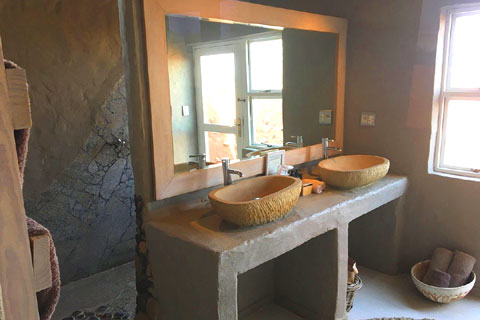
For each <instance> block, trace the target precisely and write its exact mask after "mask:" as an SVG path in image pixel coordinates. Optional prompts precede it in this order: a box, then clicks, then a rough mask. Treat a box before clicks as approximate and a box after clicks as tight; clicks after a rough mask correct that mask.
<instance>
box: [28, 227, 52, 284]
mask: <svg viewBox="0 0 480 320" xmlns="http://www.w3.org/2000/svg"><path fill="white" fill-rule="evenodd" d="M30 248H31V250H32V262H33V278H34V281H35V286H34V287H35V291H37V292H38V291H42V290H44V289H47V288H50V287H52V267H51V264H50V238H49V237H48V235H46V234H44V235H40V236H34V237H30Z"/></svg>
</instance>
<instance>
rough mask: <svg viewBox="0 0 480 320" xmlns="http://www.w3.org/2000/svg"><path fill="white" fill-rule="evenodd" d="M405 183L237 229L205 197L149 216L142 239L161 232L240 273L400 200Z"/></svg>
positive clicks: (387, 181) (338, 196) (341, 196)
mask: <svg viewBox="0 0 480 320" xmlns="http://www.w3.org/2000/svg"><path fill="white" fill-rule="evenodd" d="M407 182H408V180H407V178H406V177H403V176H399V175H393V174H389V175H387V176H386V177H384V178H383V179H380V180H378V181H376V182H374V183H372V184H370V185H368V186H364V187H360V188H356V189H351V190H339V189H332V188H327V189H326V190H325V191H324V192H323V193H321V194H312V195H309V196H306V197H300V199H299V201H298V202H297V203H296V204H295V206H294V209H293V210H292V212H290V213H289V214H288V215H287V216H285V217H283V218H282V219H280V220H277V221H274V222H271V223H268V224H264V225H261V226H257V227H249V228H240V227H237V226H234V225H231V224H229V223H227V222H224V221H222V219H221V218H220V217H219V216H218V215H216V214H214V213H213V211H212V208H211V206H210V203H209V201H208V199H206V197H205V194H203V196H195V194H192V195H191V196H189V198H188V199H184V200H182V201H181V202H180V203H173V204H167V205H165V206H163V207H161V208H159V209H157V210H155V211H153V212H151V213H150V214H149V219H148V221H147V222H146V223H147V237H148V235H149V234H152V233H161V234H162V237H167V238H175V239H177V240H181V241H184V242H186V243H188V244H189V245H193V246H196V247H200V248H202V249H206V250H207V251H210V252H212V253H214V254H217V255H221V256H222V260H223V259H225V260H229V261H230V262H231V263H233V264H235V269H237V270H236V271H237V272H240V273H241V272H245V271H247V270H250V269H252V268H254V267H255V266H258V265H260V264H262V263H264V262H266V261H269V260H270V259H273V258H275V257H278V256H279V255H281V254H283V253H285V252H288V251H290V250H292V249H294V248H296V247H297V246H299V245H301V244H303V243H305V242H306V241H308V240H310V239H313V238H315V237H317V236H319V235H321V234H323V233H325V232H327V231H329V230H333V229H336V228H339V227H340V226H345V225H346V224H348V223H349V222H350V221H352V220H354V219H356V218H358V217H360V216H362V215H364V214H366V213H368V212H370V211H372V210H374V209H376V208H378V207H380V206H382V205H384V204H386V203H388V202H390V201H392V200H394V199H396V198H399V197H401V196H402V195H403V194H404V193H405V190H406V188H407Z"/></svg>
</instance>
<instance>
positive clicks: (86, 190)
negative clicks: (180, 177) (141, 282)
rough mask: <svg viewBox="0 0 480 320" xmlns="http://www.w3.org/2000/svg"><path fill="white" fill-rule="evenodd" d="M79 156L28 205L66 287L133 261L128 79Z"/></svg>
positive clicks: (109, 102)
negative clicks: (46, 234)
mask: <svg viewBox="0 0 480 320" xmlns="http://www.w3.org/2000/svg"><path fill="white" fill-rule="evenodd" d="M76 151H77V155H76V157H75V158H74V160H73V161H72V162H71V163H70V164H69V165H68V166H67V167H66V168H65V169H64V170H63V171H62V172H61V173H60V175H59V176H58V178H57V179H56V180H55V181H54V182H53V183H52V184H51V186H50V187H48V188H47V189H46V190H45V191H44V192H42V194H41V195H40V197H39V198H38V199H35V200H32V199H26V203H25V206H26V210H27V215H28V216H30V217H32V218H34V219H36V220H38V221H39V222H40V223H42V224H44V225H45V226H47V227H48V228H49V229H50V231H51V233H52V235H53V239H54V241H55V246H56V250H57V254H58V257H59V262H60V271H61V275H62V282H63V283H66V282H69V281H72V280H76V279H79V278H82V277H85V276H88V275H91V274H94V273H97V272H99V271H102V270H105V269H108V268H111V267H114V266H117V265H119V264H121V263H124V262H127V261H131V260H133V258H134V248H135V224H134V221H135V206H134V202H133V174H132V168H131V162H130V146H129V139H128V128H127V105H126V96H125V83H124V81H123V78H122V79H121V81H120V82H118V84H117V85H116V86H115V87H114V89H113V91H112V93H111V95H110V97H109V98H108V99H107V101H106V102H105V104H104V105H103V106H102V108H101V110H100V112H99V113H98V115H97V116H96V119H95V127H94V129H93V131H92V132H91V133H90V134H89V136H88V137H87V139H86V140H85V142H84V144H83V146H79V147H77V148H76Z"/></svg>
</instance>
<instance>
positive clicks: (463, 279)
mask: <svg viewBox="0 0 480 320" xmlns="http://www.w3.org/2000/svg"><path fill="white" fill-rule="evenodd" d="M476 261H477V260H476V259H475V258H474V257H472V256H471V255H469V254H466V253H465V252H461V251H455V255H454V256H453V259H452V263H451V264H450V266H449V267H448V271H447V272H448V273H449V274H450V276H451V277H452V279H451V280H450V287H451V288H452V287H460V286H463V285H464V284H466V283H467V280H468V278H469V277H470V274H471V273H472V270H473V266H474V265H475V262H476Z"/></svg>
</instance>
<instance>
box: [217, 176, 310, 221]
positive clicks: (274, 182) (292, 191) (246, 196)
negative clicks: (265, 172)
mask: <svg viewBox="0 0 480 320" xmlns="http://www.w3.org/2000/svg"><path fill="white" fill-rule="evenodd" d="M301 188H302V182H301V180H299V179H297V178H293V177H289V176H264V177H257V178H253V179H248V180H243V181H240V182H238V183H236V184H232V185H230V186H226V187H223V188H220V189H216V190H213V191H212V192H210V194H209V195H208V198H209V199H210V203H211V204H212V207H213V209H214V210H215V212H216V213H217V214H218V215H220V216H221V217H222V218H223V219H225V220H227V221H229V222H231V223H234V224H237V225H241V226H252V225H258V224H263V223H267V222H270V221H273V220H276V219H279V218H281V217H283V216H284V215H286V214H287V213H288V212H289V211H290V210H291V209H292V207H293V205H294V204H295V203H296V202H297V201H298V198H299V196H300V191H301Z"/></svg>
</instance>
